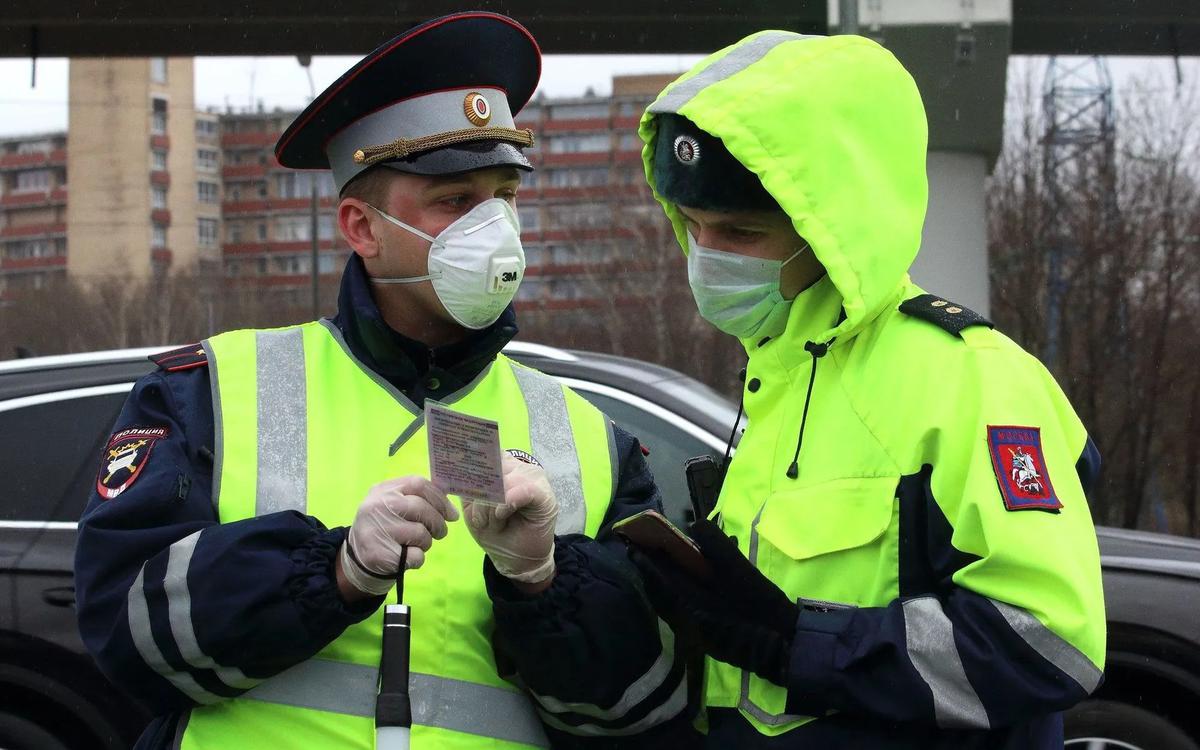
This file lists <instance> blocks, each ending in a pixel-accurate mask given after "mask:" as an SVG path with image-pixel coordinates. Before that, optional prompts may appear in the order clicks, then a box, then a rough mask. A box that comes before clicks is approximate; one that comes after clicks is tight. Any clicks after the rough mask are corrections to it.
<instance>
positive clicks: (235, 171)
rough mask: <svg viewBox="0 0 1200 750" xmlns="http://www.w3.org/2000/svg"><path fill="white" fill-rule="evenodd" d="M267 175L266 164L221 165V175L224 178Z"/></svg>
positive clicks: (237, 178) (232, 178)
mask: <svg viewBox="0 0 1200 750" xmlns="http://www.w3.org/2000/svg"><path fill="white" fill-rule="evenodd" d="M266 175H267V165H266V164H231V165H227V166H224V167H221V177H222V178H223V179H226V180H239V179H242V180H244V179H247V178H254V177H259V178H261V177H265V176H266Z"/></svg>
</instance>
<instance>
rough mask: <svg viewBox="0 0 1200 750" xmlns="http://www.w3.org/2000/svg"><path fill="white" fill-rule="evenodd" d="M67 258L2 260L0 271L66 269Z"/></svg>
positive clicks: (49, 257) (47, 257) (58, 256)
mask: <svg viewBox="0 0 1200 750" xmlns="http://www.w3.org/2000/svg"><path fill="white" fill-rule="evenodd" d="M66 267H67V256H65V255H49V256H46V257H42V258H4V259H3V260H0V271H28V270H32V269H41V268H66Z"/></svg>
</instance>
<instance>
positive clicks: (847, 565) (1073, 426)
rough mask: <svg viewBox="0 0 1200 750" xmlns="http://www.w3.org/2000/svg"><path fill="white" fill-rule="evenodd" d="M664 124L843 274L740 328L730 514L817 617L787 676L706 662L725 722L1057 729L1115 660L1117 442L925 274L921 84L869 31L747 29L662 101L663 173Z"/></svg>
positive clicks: (761, 727)
mask: <svg viewBox="0 0 1200 750" xmlns="http://www.w3.org/2000/svg"><path fill="white" fill-rule="evenodd" d="M666 113H671V114H678V115H682V116H684V117H686V118H688V119H689V120H691V121H692V122H693V123H694V124H695V125H697V126H698V127H699V128H701V129H702V130H704V131H706V132H708V133H709V134H711V135H714V136H716V137H718V138H720V139H721V140H722V142H723V143H724V145H725V146H726V148H727V149H728V150H729V151H730V153H732V154H733V156H734V157H735V158H736V159H737V160H738V161H739V162H741V163H742V164H743V165H744V166H745V167H747V168H748V169H749V170H751V171H752V172H754V173H755V174H756V175H757V176H758V177H759V179H760V180H761V181H762V184H763V186H764V187H765V188H766V190H767V191H768V192H769V193H770V194H771V195H772V197H773V198H774V199H775V200H776V201H777V202H778V203H779V205H780V206H781V207H782V208H783V210H784V211H785V212H787V214H788V215H789V216H790V217H791V219H792V222H793V225H794V226H795V229H796V231H797V232H798V233H799V234H800V235H801V236H802V237H803V238H804V239H805V240H807V241H808V242H809V243H810V244H811V246H812V252H813V253H814V254H815V255H816V257H817V259H818V260H819V261H820V262H821V264H822V265H823V266H824V267H825V269H826V270H827V272H828V275H827V276H826V277H825V278H823V279H822V280H821V281H819V282H818V283H817V284H815V285H814V286H812V287H810V288H809V289H807V290H805V291H804V292H802V293H801V294H800V295H799V296H797V298H796V299H795V300H794V301H793V303H792V308H791V311H790V314H789V318H788V323H787V327H786V330H785V331H784V333H783V334H782V335H780V336H778V337H777V338H775V339H773V340H767V341H753V340H746V341H743V342H742V343H743V344H744V346H745V348H746V350H747V352H748V354H749V365H748V368H747V369H748V371H747V378H746V386H745V391H744V393H743V397H744V403H745V410H746V414H747V417H748V427H747V429H746V432H745V434H744V436H743V438H742V440H741V442H740V444H739V448H738V452H737V455H736V457H735V459H734V460H733V462H732V465H731V466H730V469H729V472H728V475H727V477H726V480H725V484H724V487H723V490H722V493H721V497H720V502H719V511H720V519H721V523H722V526H723V528H724V529H725V530H726V532H727V533H730V534H733V535H736V537H737V539H738V540H739V544H740V547H741V549H742V551H743V552H744V553H745V554H746V555H747V557H748V558H749V559H750V560H751V561H752V562H754V563H755V564H756V565H757V566H758V567H759V568H760V569H761V570H762V571H763V572H764V573H765V574H766V575H767V576H768V577H769V578H770V579H771V580H772V581H774V582H775V583H776V584H777V585H779V586H780V588H782V589H783V590H784V591H785V592H786V593H787V594H788V595H789V596H791V597H793V598H795V599H796V600H798V601H799V602H800V603H801V604H802V605H804V609H803V614H802V615H801V617H800V620H799V623H798V626H797V631H796V634H795V639H794V641H793V648H792V658H791V672H790V675H789V679H788V684H787V685H786V686H778V685H774V684H772V683H769V682H767V681H765V680H761V679H760V678H758V677H756V676H754V675H752V674H750V673H743V672H742V671H740V670H738V669H736V668H734V667H732V666H729V665H726V664H722V663H719V662H716V661H713V660H711V659H710V660H709V662H708V665H707V670H706V671H707V675H706V703H707V706H708V708H709V716H710V722H711V724H712V728H711V731H712V732H713V734H714V735H721V736H722V737H723V738H724V741H730V740H731V738H732V740H734V741H736V737H737V732H738V731H757V733H759V734H767V735H778V734H784V733H787V732H794V734H795V736H796V739H797V742H798V743H801V742H802V743H803V744H797V745H796V746H803V747H810V746H812V747H816V746H830V744H829V743H836V742H839V741H850V740H851V739H860V740H863V741H865V742H869V743H870V744H869V746H871V747H892V746H901V745H903V743H904V742H911V741H913V737H915V736H917V735H920V736H922V737H931V738H937V737H941V738H943V740H944V738H945V737H947V736H949V735H947V734H946V733H945V730H948V729H954V730H963V731H962V732H955V734H954V737H955V739H954V740H953V741H952V743H951V745H947V746H954V747H973V746H976V745H977V744H978V745H980V746H982V745H983V744H985V743H986V744H987V746H989V747H996V746H1001V745H999V744H996V743H997V741H1000V742H1002V743H1003V746H1006V747H1007V746H1012V747H1041V746H1048V745H1049V744H1051V743H1053V741H1054V737H1055V736H1056V733H1060V732H1061V726H1060V724H1059V718H1058V716H1057V713H1056V712H1059V711H1061V710H1062V709H1064V708H1066V707H1068V706H1070V705H1072V704H1074V703H1076V702H1078V701H1079V700H1081V699H1082V698H1083V697H1085V696H1086V695H1087V694H1089V693H1090V692H1091V691H1092V690H1094V689H1095V688H1096V686H1097V685H1098V684H1099V682H1100V679H1101V670H1102V669H1103V664H1104V652H1105V624H1104V623H1105V620H1104V605H1103V596H1102V591H1101V584H1100V566H1099V555H1098V550H1097V543H1096V536H1095V532H1094V529H1093V527H1092V522H1091V517H1090V514H1089V510H1088V506H1087V501H1086V499H1085V496H1084V485H1085V484H1086V483H1088V482H1090V481H1091V479H1092V478H1093V477H1094V472H1095V470H1096V468H1098V455H1097V454H1096V453H1095V449H1094V447H1093V446H1092V444H1091V442H1090V440H1089V439H1088V437H1087V434H1086V431H1085V430H1084V427H1083V426H1082V424H1081V423H1080V421H1079V419H1078V418H1077V417H1076V415H1075V413H1074V411H1073V410H1072V409H1071V406H1070V404H1069V403H1068V402H1067V400H1066V398H1065V397H1064V395H1063V394H1062V392H1061V390H1060V389H1059V387H1058V386H1057V384H1056V383H1055V382H1054V380H1053V378H1052V377H1051V376H1050V374H1049V373H1048V372H1047V371H1046V370H1045V368H1044V367H1042V365H1041V364H1040V363H1039V362H1038V361H1037V360H1036V359H1034V358H1033V357H1032V356H1030V355H1028V354H1027V353H1025V352H1024V351H1022V350H1021V349H1020V348H1019V347H1018V346H1017V345H1016V344H1014V343H1013V342H1012V341H1011V340H1009V339H1008V338H1007V337H1005V336H1004V335H1003V334H1001V333H999V332H997V331H994V330H992V329H991V327H990V324H986V321H983V320H982V319H981V318H978V317H977V316H974V315H973V313H971V312H970V311H969V310H963V309H962V308H960V307H958V306H956V305H954V304H953V303H952V302H948V301H947V300H945V299H943V298H938V297H934V296H932V295H925V294H924V292H923V291H922V290H921V289H919V288H917V287H916V286H915V285H913V284H912V282H911V281H910V279H909V277H908V273H907V272H908V269H909V266H910V265H911V264H912V261H913V259H914V257H915V256H916V253H917V249H918V247H919V245H920V241H921V227H922V224H923V221H924V217H925V208H926V202H927V197H928V185H927V179H926V172H925V151H926V145H927V126H926V120H925V113H924V109H923V106H922V103H921V99H920V95H919V93H918V91H917V88H916V85H915V83H914V82H913V80H912V77H911V76H910V75H909V74H908V73H907V72H906V71H905V70H904V68H903V67H902V66H901V65H900V64H899V62H897V61H896V59H895V58H894V57H893V56H892V54H891V53H890V52H888V51H887V50H885V49H884V48H882V47H880V46H879V45H877V44H875V43H874V42H872V41H870V40H867V39H864V38H861V37H854V36H842V37H806V36H801V35H798V34H793V33H790V32H782V31H766V32H761V33H759V34H755V35H753V36H750V37H747V38H746V39H744V40H742V41H741V42H739V43H737V44H735V45H733V46H731V47H728V48H726V49H724V50H721V51H719V52H717V53H715V54H713V55H712V56H710V57H708V58H707V59H705V60H703V61H702V62H700V63H699V64H697V65H696V66H695V67H694V68H693V69H692V70H691V71H689V72H688V73H687V74H685V75H683V76H682V77H680V78H679V79H678V80H677V81H675V82H674V83H673V84H671V85H670V86H669V87H668V88H667V89H666V90H665V91H664V92H663V93H662V94H661V95H660V96H659V98H658V99H657V100H656V101H655V102H654V103H653V104H652V105H651V106H650V107H649V108H648V110H647V112H646V114H645V116H644V117H643V119H642V122H641V126H640V135H641V137H642V140H643V142H644V143H645V148H644V150H643V158H644V161H645V164H646V172H647V178H648V179H649V181H650V184H651V187H652V188H653V187H654V175H653V171H652V168H651V166H652V163H653V154H654V141H655V134H656V130H657V128H656V118H657V117H658V116H659V115H662V114H666ZM655 195H656V197H657V198H658V199H659V201H660V202H661V203H662V205H663V208H664V209H665V211H666V213H667V215H668V217H669V218H670V219H671V221H672V223H673V225H674V227H675V231H676V235H677V237H678V239H679V242H680V245H681V246H682V247H683V248H684V251H685V252H687V246H688V243H687V237H686V229H685V226H684V222H683V220H682V217H681V216H680V214H679V212H678V210H677V209H676V207H675V206H674V205H672V204H671V203H670V202H669V201H668V200H666V199H665V198H663V197H662V196H661V195H659V194H658V192H657V191H656V192H655ZM972 323H974V325H969V324H972ZM814 370H815V371H814ZM810 383H811V388H812V392H811V397H810V398H806V392H807V391H808V389H809V388H810ZM806 402H807V403H806ZM806 406H807V418H805V416H804V412H805V407H806ZM802 425H803V426H802ZM802 430H803V442H802V445H798V442H799V439H800V434H801V431H802ZM793 464H794V466H793ZM718 709H728V710H726V711H720V710H718ZM734 710H736V712H737V713H736V714H735V713H733V711H734ZM730 716H733V717H734V718H733V719H730V718H729V717H730ZM812 717H823V718H820V719H816V720H814V719H813V718H812ZM873 722H877V723H875V724H873ZM885 722H886V724H887V725H888V728H887V729H886V730H885V729H878V731H877V733H876V734H871V732H872V731H875V730H872V729H870V727H872V726H880V727H881V726H883V725H884V724H883V723H885ZM897 722H898V723H899V728H897ZM731 727H733V728H731ZM739 727H740V728H739ZM751 727H752V728H753V730H750V728H751ZM731 732H732V734H730V733H731ZM864 732H865V734H864ZM1001 735H1003V736H1001ZM1058 736H1060V735H1058ZM710 737H711V735H710ZM1005 738H1007V741H1006V740H1005ZM814 741H815V742H818V744H809V743H811V742H814ZM938 741H941V740H936V739H930V740H929V741H928V744H926V745H924V746H927V747H932V746H934V744H935V742H938ZM1060 742H1061V740H1060ZM903 746H908V745H903Z"/></svg>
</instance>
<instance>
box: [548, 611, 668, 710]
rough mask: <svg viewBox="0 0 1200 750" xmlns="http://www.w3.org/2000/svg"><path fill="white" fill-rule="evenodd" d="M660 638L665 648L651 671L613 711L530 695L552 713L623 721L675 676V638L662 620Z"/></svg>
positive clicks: (659, 628) (588, 704)
mask: <svg viewBox="0 0 1200 750" xmlns="http://www.w3.org/2000/svg"><path fill="white" fill-rule="evenodd" d="M658 638H659V642H660V643H661V644H662V650H661V651H660V652H659V654H658V658H657V659H655V661H654V663H653V664H652V665H650V669H649V670H647V671H646V673H645V674H643V675H642V676H641V677H639V678H637V679H636V680H634V681H633V683H631V684H630V685H629V687H628V688H626V690H625V692H624V693H623V694H622V695H621V697H620V699H618V700H617V702H616V703H614V704H613V706H612V707H611V708H601V707H599V706H597V705H595V704H592V703H566V702H564V701H560V700H558V699H557V698H553V697H550V696H547V695H538V694H537V693H534V692H533V691H530V694H531V695H532V696H533V698H534V700H536V701H537V702H538V703H539V704H540V705H541V707H542V708H543V709H545V710H546V711H548V712H551V713H556V714H565V713H575V714H581V715H583V716H590V717H591V718H593V719H600V720H602V721H615V720H618V719H621V718H623V717H624V716H625V714H627V713H629V711H630V710H631V709H633V708H634V707H635V706H637V705H638V704H640V703H641V702H642V701H644V700H646V699H647V698H649V697H650V695H651V694H652V693H653V692H654V691H655V690H657V689H658V688H659V687H661V686H662V684H663V683H664V682H666V680H667V677H669V676H670V674H671V667H672V666H674V663H675V634H674V633H673V632H671V628H670V626H669V625H667V623H665V622H663V621H662V620H661V619H660V620H659V621H658Z"/></svg>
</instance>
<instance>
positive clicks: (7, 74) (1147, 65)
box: [0, 55, 1200, 136]
mask: <svg viewBox="0 0 1200 750" xmlns="http://www.w3.org/2000/svg"><path fill="white" fill-rule="evenodd" d="M357 59H358V58H356V57H317V58H315V59H314V60H313V83H314V84H315V86H316V89H317V91H321V90H322V89H324V88H325V87H326V86H328V85H329V84H330V83H333V81H334V80H336V79H337V77H338V76H339V75H341V74H342V72H343V71H345V70H346V69H347V68H348V67H350V66H351V65H353V64H354V62H355V61H356V60H357ZM699 59H700V56H698V55H547V56H546V58H545V60H544V62H543V65H542V81H541V86H540V90H541V91H544V92H545V94H546V96H551V97H561V96H579V95H582V94H583V93H584V92H585V91H586V90H587V89H588V88H591V89H593V90H594V91H595V92H596V93H597V94H600V95H604V94H607V93H608V92H609V90H610V88H611V80H612V76H613V75H614V74H620V73H679V72H682V71H684V70H686V69H687V68H688V67H690V66H691V65H692V64H693V63H694V62H695V61H697V60H699ZM1021 60H1029V58H1013V61H1014V64H1020V61H1021ZM1034 62H1035V63H1037V64H1044V60H1036V59H1035V60H1034ZM1181 65H1182V69H1183V72H1184V80H1185V83H1186V82H1189V81H1194V80H1195V78H1196V77H1197V76H1200V62H1198V61H1197V58H1184V59H1183V61H1182V63H1181ZM1109 66H1110V69H1111V70H1112V73H1113V78H1114V82H1115V83H1116V85H1117V86H1118V87H1119V86H1121V85H1122V83H1124V82H1125V81H1127V80H1128V79H1129V77H1130V76H1135V75H1142V74H1152V75H1157V76H1158V77H1159V78H1160V79H1161V80H1163V81H1165V82H1170V81H1173V79H1174V67H1173V63H1172V62H1171V61H1170V60H1167V59H1164V58H1129V57H1125V58H1121V57H1112V58H1109ZM30 68H31V64H30V61H29V60H27V59H0V136H5V135H17V134H24V133H35V132H41V131H47V130H63V129H66V127H67V61H66V60H65V59H63V58H50V59H44V60H39V61H38V64H37V87H36V88H31V87H30ZM195 70H196V103H197V105H198V106H199V107H201V108H205V107H210V106H211V107H217V108H220V109H224V108H225V105H226V104H229V105H230V106H233V107H237V108H242V107H246V106H248V105H251V104H252V103H253V102H255V101H257V100H259V99H261V100H262V101H263V104H264V106H266V107H267V108H268V109H270V108H273V107H276V106H279V107H283V108H293V109H299V108H301V107H303V106H304V105H305V103H307V102H308V98H309V88H308V78H307V77H306V76H305V74H304V69H303V68H301V67H300V65H299V64H298V63H297V62H296V58H294V57H201V58H197V59H196V67H195Z"/></svg>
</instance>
